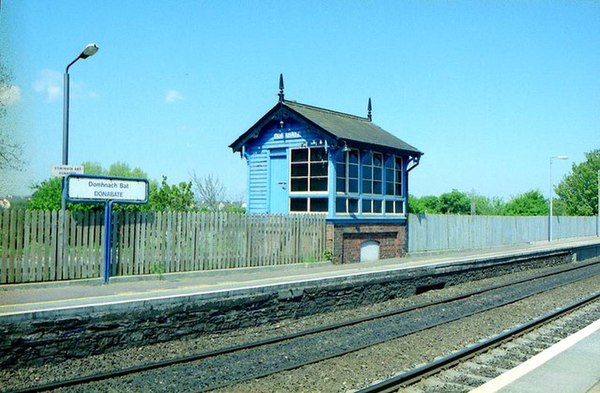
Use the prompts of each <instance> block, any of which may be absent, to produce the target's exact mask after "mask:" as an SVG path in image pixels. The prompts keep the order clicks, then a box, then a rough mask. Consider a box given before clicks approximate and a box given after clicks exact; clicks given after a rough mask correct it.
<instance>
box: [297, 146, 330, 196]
mask: <svg viewBox="0 0 600 393" xmlns="http://www.w3.org/2000/svg"><path fill="white" fill-rule="evenodd" d="M327 170H328V161H327V151H326V150H325V148H324V147H311V148H301V149H292V159H291V169H290V180H291V181H290V183H291V192H327Z"/></svg>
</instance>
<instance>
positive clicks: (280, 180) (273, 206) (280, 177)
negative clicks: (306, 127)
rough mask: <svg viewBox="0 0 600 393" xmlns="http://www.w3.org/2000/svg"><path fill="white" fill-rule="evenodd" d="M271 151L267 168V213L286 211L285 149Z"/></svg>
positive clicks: (286, 168)
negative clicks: (268, 170)
mask: <svg viewBox="0 0 600 393" xmlns="http://www.w3.org/2000/svg"><path fill="white" fill-rule="evenodd" d="M274 153H275V152H272V153H271V157H270V159H269V169H270V173H271V176H270V177H271V178H270V182H269V213H287V212H288V163H287V155H286V154H285V151H284V152H283V154H281V153H279V154H277V153H275V154H274Z"/></svg>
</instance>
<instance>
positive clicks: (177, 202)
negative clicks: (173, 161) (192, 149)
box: [144, 176, 196, 211]
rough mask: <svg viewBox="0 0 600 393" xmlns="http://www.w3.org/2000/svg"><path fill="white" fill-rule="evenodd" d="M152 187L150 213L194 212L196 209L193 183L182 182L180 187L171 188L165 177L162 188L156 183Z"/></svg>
mask: <svg viewBox="0 0 600 393" xmlns="http://www.w3.org/2000/svg"><path fill="white" fill-rule="evenodd" d="M152 183H153V184H152V185H151V187H150V192H149V194H150V195H149V196H148V205H147V206H146V208H145V209H144V210H148V211H193V210H195V209H196V201H195V200H194V192H193V191H192V182H191V181H190V182H187V183H184V182H181V183H179V185H177V186H176V185H172V186H169V184H167V177H166V176H163V177H162V181H161V184H160V187H158V186H157V185H156V182H152Z"/></svg>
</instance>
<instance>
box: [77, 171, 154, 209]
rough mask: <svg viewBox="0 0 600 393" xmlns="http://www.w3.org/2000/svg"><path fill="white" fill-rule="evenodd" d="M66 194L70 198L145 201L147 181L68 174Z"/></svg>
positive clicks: (146, 197) (146, 198)
mask: <svg viewBox="0 0 600 393" xmlns="http://www.w3.org/2000/svg"><path fill="white" fill-rule="evenodd" d="M67 179H68V186H67V196H68V198H69V199H70V200H73V199H75V200H93V201H100V200H102V201H122V202H141V203H143V202H147V200H148V182H147V181H146V180H143V179H120V178H110V177H95V176H94V177H88V176H77V175H75V176H70V177H68V178H67Z"/></svg>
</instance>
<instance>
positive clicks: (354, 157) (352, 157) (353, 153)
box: [348, 150, 358, 164]
mask: <svg viewBox="0 0 600 393" xmlns="http://www.w3.org/2000/svg"><path fill="white" fill-rule="evenodd" d="M348 162H350V163H351V164H358V150H350V151H349V152H348Z"/></svg>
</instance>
